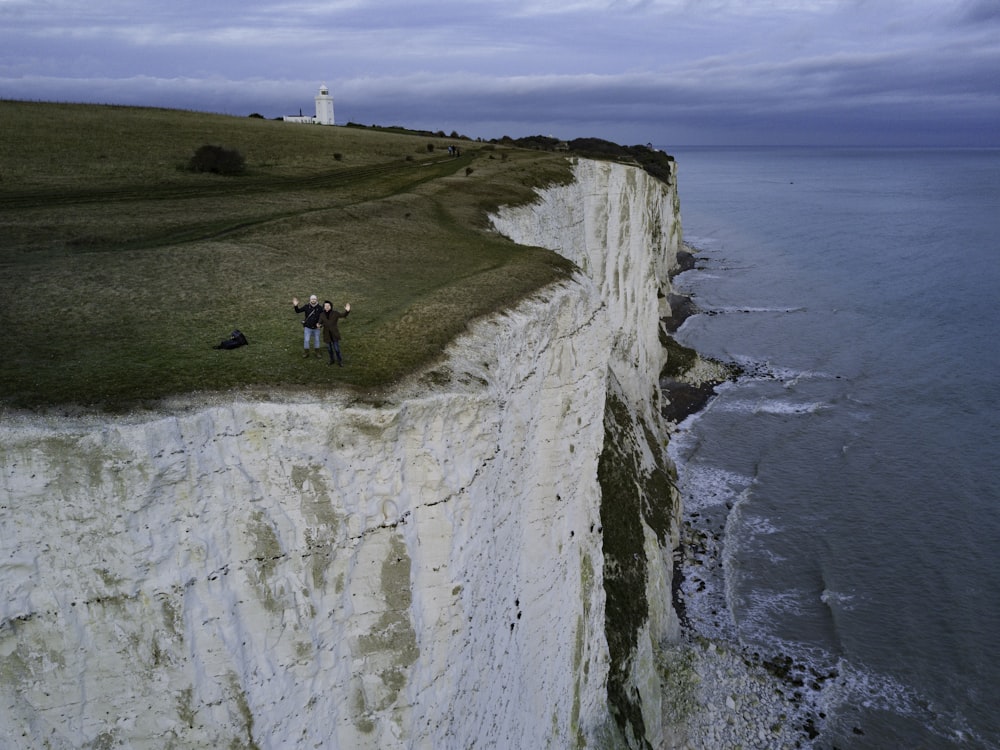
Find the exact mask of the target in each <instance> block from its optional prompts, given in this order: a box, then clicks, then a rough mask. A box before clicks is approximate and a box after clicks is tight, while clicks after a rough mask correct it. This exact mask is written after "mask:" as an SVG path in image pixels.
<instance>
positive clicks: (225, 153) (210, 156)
mask: <svg viewBox="0 0 1000 750" xmlns="http://www.w3.org/2000/svg"><path fill="white" fill-rule="evenodd" d="M188 169H190V170H191V171H192V172H212V173H214V174H223V175H234V174H241V173H242V172H243V171H244V170H245V169H246V159H245V158H244V157H243V154H241V153H240V152H239V151H237V150H235V149H231V148H223V147H222V146H209V145H205V146H202V147H201V148H199V149H198V150H197V151H195V152H194V156H192V157H191V161H189V162H188Z"/></svg>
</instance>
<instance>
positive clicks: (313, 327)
mask: <svg viewBox="0 0 1000 750" xmlns="http://www.w3.org/2000/svg"><path fill="white" fill-rule="evenodd" d="M292 306H293V307H295V312H297V313H305V314H306V316H305V318H303V320H302V348H303V349H304V351H303V353H302V356H303V357H308V356H309V339H310V338H311V339H312V340H313V347H314V348H315V349H316V356H317V357H322V356H323V355H322V354H320V351H319V346H320V344H319V327H318V326H319V316H320V313H322V312H323V308H322V307H320V306H319V300H318V299H317V297H316V295H315V294H313V295H310V297H309V304H308V305H302V307H299V298H298V297H292Z"/></svg>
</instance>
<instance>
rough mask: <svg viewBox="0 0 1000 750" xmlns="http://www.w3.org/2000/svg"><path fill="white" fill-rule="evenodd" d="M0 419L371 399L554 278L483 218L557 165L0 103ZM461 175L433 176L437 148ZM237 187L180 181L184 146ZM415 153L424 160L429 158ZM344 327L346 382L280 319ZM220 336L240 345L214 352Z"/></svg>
mask: <svg viewBox="0 0 1000 750" xmlns="http://www.w3.org/2000/svg"><path fill="white" fill-rule="evenodd" d="M0 133H2V134H3V137H2V138H0V404H2V405H5V406H7V407H11V408H17V409H40V408H46V407H56V406H58V407H71V406H72V407H84V408H88V409H99V410H122V409H129V408H135V407H141V406H152V405H155V403H156V402H157V400H158V399H161V398H163V397H166V396H171V395H177V394H186V393H193V392H206V393H211V392H224V391H234V390H236V391H241V392H247V393H255V394H265V395H266V394H271V393H276V392H278V391H280V390H287V389H293V390H303V389H306V390H316V391H326V390H329V389H331V388H351V389H353V390H354V391H355V392H356V393H357V394H358V395H365V394H372V393H377V392H378V391H380V390H381V389H383V388H384V387H386V386H389V385H391V384H392V383H394V382H396V381H398V380H399V379H400V378H402V377H404V376H405V375H407V374H409V373H411V372H413V371H414V370H416V369H418V368H421V367H423V366H425V365H427V364H430V363H433V362H434V361H435V360H436V359H437V358H440V356H441V353H442V351H443V349H444V347H445V346H446V345H447V344H448V342H449V341H451V340H452V339H453V338H454V337H455V336H456V335H457V334H458V333H460V332H461V331H462V330H463V329H464V328H465V327H466V325H467V323H468V322H469V321H470V320H471V319H474V318H476V317H479V316H482V315H485V314H488V313H491V312H494V311H497V310H501V309H503V308H506V307H509V306H511V305H513V304H515V303H516V302H517V301H518V300H520V299H522V298H523V297H524V296H525V295H527V294H530V293H531V292H532V291H534V290H537V289H538V288H539V287H541V286H543V285H545V284H547V283H549V282H552V281H553V280H556V279H559V278H563V277H565V276H566V275H567V274H568V273H570V272H571V266H570V264H569V263H568V262H567V261H565V260H564V259H563V258H561V257H559V256H558V255H556V254H554V253H552V252H549V251H546V250H542V249H539V248H526V247H521V246H517V245H514V244H513V243H511V242H509V241H507V240H505V239H504V238H502V237H500V236H498V235H496V234H495V233H493V232H491V231H490V230H489V226H488V222H487V219H486V214H487V212H488V211H490V210H493V209H495V208H496V207H497V206H499V205H505V204H517V203H522V202H524V201H527V200H530V199H531V198H532V196H533V188H534V187H537V186H544V185H547V184H552V183H554V182H561V181H565V180H567V179H569V174H570V173H569V162H568V160H567V158H566V156H565V155H558V154H553V153H550V152H542V151H531V150H525V149H516V148H507V147H501V146H497V145H493V144H486V143H478V142H473V141H468V140H462V141H457V140H456V141H452V140H449V139H447V138H443V137H433V136H425V135H413V134H406V133H398V132H387V131H382V130H377V129H373V128H356V127H321V126H310V125H297V124H291V123H283V122H279V121H273V120H263V119H260V118H237V117H227V116H221V115H210V114H203V113H195V112H181V111H172V110H160V109H142V108H127V107H112V106H96V105H57V104H44V103H28V102H10V101H0ZM450 143H454V144H457V145H459V146H460V147H461V149H462V155H461V157H458V158H452V157H450V156H448V154H447V146H448V145H449V144H450ZM205 144H213V145H222V146H225V147H226V148H231V149H236V150H238V151H240V152H241V153H242V154H243V155H244V156H245V157H246V164H247V169H246V172H245V173H244V174H242V175H240V176H235V177H222V176H218V175H213V174H209V173H200V174H199V173H193V172H190V171H188V170H187V169H186V168H185V167H186V164H187V162H188V160H189V158H190V157H191V155H192V154H193V153H194V151H195V150H196V149H197V148H198V147H199V146H202V145H205ZM429 147H430V148H429ZM310 294H317V295H318V296H319V298H320V301H322V300H324V299H330V300H331V301H333V302H334V304H335V305H336V306H337V307H339V308H342V307H343V305H344V303H345V302H350V303H351V305H352V310H351V315H350V317H349V318H348V319H347V320H346V321H343V322H342V323H341V333H342V336H343V341H342V348H343V351H344V356H345V364H346V366H345V367H344V368H337V367H328V366H327V365H326V364H325V361H323V360H316V359H310V360H308V361H306V360H304V359H303V358H302V327H301V324H300V323H299V320H300V318H301V316H298V315H295V314H294V313H293V311H292V304H291V298H292V296H293V295H294V296H298V297H299V298H300V299H301V300H305V299H307V298H308V296H309V295H310ZM234 328H239V329H240V330H242V331H243V332H244V333H245V334H246V335H247V337H248V339H249V341H250V346H248V347H243V348H241V349H237V350H233V351H217V350H213V349H212V347H213V346H214V345H215V344H218V343H219V341H220V340H221V339H223V338H225V337H226V336H228V334H229V332H230V331H231V330H232V329H234Z"/></svg>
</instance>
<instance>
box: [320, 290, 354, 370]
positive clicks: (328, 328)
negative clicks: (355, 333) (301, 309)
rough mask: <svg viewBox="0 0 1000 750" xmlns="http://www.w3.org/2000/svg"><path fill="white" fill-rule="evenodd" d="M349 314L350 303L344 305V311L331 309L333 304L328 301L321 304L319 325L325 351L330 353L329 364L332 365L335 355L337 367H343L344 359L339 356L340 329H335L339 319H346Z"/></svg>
mask: <svg viewBox="0 0 1000 750" xmlns="http://www.w3.org/2000/svg"><path fill="white" fill-rule="evenodd" d="M350 313H351V303H350V302H348V303H347V304H346V305H344V311H343V312H341V311H340V310H334V309H333V303H332V302H330V300H326V301H325V302H324V303H323V312H321V313H320V314H319V324H320V326H322V328H323V341H325V342H326V346H327V349H328V350H329V352H330V364H331V365H332V364H333V355H334V354H336V355H337V365H338V366H339V367H343V366H344V358H343V357H341V356H340V329H339V328H338V327H337V321H339V320H340V319H341V318H346V317H347V316H348V315H350Z"/></svg>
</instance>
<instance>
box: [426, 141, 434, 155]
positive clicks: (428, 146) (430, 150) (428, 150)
mask: <svg viewBox="0 0 1000 750" xmlns="http://www.w3.org/2000/svg"><path fill="white" fill-rule="evenodd" d="M433 152H434V144H433V143H428V144H427V153H429V154H430V153H433Z"/></svg>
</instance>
